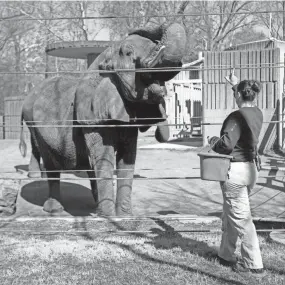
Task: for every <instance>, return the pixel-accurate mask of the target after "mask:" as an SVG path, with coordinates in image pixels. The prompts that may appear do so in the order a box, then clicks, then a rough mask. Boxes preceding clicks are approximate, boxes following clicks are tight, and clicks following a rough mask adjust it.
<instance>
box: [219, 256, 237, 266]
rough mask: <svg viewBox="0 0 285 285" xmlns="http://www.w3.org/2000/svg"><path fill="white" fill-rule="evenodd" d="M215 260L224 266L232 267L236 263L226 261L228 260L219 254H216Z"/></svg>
mask: <svg viewBox="0 0 285 285" xmlns="http://www.w3.org/2000/svg"><path fill="white" fill-rule="evenodd" d="M217 260H218V262H219V263H220V264H221V265H223V266H225V267H233V266H235V265H236V261H228V260H225V259H223V258H221V257H219V256H217Z"/></svg>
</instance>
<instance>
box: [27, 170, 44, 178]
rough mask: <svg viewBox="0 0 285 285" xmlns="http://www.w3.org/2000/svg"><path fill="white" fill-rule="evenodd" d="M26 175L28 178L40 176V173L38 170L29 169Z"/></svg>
mask: <svg viewBox="0 0 285 285" xmlns="http://www.w3.org/2000/svg"><path fill="white" fill-rule="evenodd" d="M28 177H29V178H41V177H42V173H41V172H40V171H29V172H28Z"/></svg>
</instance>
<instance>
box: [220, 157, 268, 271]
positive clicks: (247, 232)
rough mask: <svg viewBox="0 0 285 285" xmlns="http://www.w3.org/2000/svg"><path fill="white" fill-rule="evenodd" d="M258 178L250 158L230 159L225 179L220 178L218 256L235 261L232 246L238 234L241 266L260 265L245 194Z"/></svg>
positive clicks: (253, 227)
mask: <svg viewBox="0 0 285 285" xmlns="http://www.w3.org/2000/svg"><path fill="white" fill-rule="evenodd" d="M257 178H258V172H257V170H256V166H255V164H254V163H252V162H233V163H231V169H230V171H229V177H228V179H227V181H225V182H221V189H222V192H223V198H224V204H223V218H222V220H223V228H222V230H223V234H222V241H221V246H220V250H219V256H220V257H221V258H223V259H225V260H227V261H233V262H235V261H236V256H235V250H236V245H237V240H238V237H239V238H241V257H242V262H243V263H244V266H245V267H247V268H251V269H259V268H263V263H262V257H261V253H260V248H259V242H258V238H257V234H256V229H255V226H254V224H253V221H252V217H251V211H250V204H249V198H248V194H249V193H250V191H251V189H252V188H253V187H254V185H255V183H256V180H257Z"/></svg>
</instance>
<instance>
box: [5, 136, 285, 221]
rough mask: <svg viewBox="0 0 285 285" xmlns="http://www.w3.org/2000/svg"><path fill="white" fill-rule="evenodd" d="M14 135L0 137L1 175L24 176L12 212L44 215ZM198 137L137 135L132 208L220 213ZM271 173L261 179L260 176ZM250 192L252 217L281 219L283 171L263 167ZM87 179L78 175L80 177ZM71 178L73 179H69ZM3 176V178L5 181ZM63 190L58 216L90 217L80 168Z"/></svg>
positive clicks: (39, 189)
mask: <svg viewBox="0 0 285 285" xmlns="http://www.w3.org/2000/svg"><path fill="white" fill-rule="evenodd" d="M18 143H19V142H18V141H17V140H2V141H0V162H1V163H0V172H1V174H0V175H1V178H2V179H3V178H4V179H5V177H9V178H12V179H16V181H17V180H18V179H22V180H21V182H20V189H21V190H20V192H19V195H18V199H17V212H16V217H19V216H32V217H38V216H46V215H47V214H46V213H44V212H43V211H42V206H43V203H44V201H45V199H46V198H47V183H46V182H45V181H32V180H28V179H27V166H28V162H29V156H30V148H29V149H28V156H27V157H26V158H23V157H21V155H20V152H19V149H18ZM201 144H202V142H201V139H200V138H188V139H184V140H183V141H177V140H176V141H171V142H168V143H163V144H159V143H156V141H155V139H154V137H153V131H149V132H147V133H145V134H143V135H142V134H140V137H139V142H138V155H137V163H136V171H135V179H134V183H133V213H134V215H136V216H149V215H163V216H165V215H176V214H180V215H197V216H212V217H215V216H220V214H221V210H222V195H221V191H220V188H219V183H218V182H213V181H205V180H201V179H200V160H199V157H198V156H197V153H198V152H199V151H201V150H202V149H203V148H202V147H201ZM262 161H263V164H264V165H265V166H268V167H269V169H270V167H272V166H275V167H276V166H279V167H280V166H284V159H283V158H274V157H271V156H263V157H262ZM267 175H270V176H274V177H271V178H262V176H267ZM260 176H261V177H260V178H259V180H258V183H257V185H256V186H255V188H254V190H253V191H252V193H251V205H252V213H253V216H254V217H265V218H273V217H274V218H275V217H279V218H285V207H284V198H285V194H284V182H283V176H284V172H283V171H280V170H272V169H271V170H263V171H261V172H260ZM82 177H83V179H85V180H80V179H82ZM70 179H75V180H70ZM3 181H4V180H2V183H3ZM61 191H62V197H63V203H64V207H65V212H64V213H63V214H62V216H92V215H93V207H94V202H93V199H92V196H91V193H90V186H89V181H88V179H87V177H86V176H85V174H84V173H76V174H64V175H62V182H61Z"/></svg>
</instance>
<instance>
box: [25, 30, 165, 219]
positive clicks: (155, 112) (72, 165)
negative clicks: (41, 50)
mask: <svg viewBox="0 0 285 285" xmlns="http://www.w3.org/2000/svg"><path fill="white" fill-rule="evenodd" d="M154 47H155V43H153V42H152V41H151V40H149V39H147V38H143V37H141V36H139V35H131V36H129V37H127V38H126V40H124V41H123V42H122V43H121V44H120V45H119V46H117V47H116V48H113V49H109V50H107V51H105V52H104V53H102V54H101V55H100V56H99V57H98V58H97V59H96V60H95V61H94V63H93V64H92V65H91V66H90V68H89V70H88V71H91V70H98V69H99V68H100V69H105V70H106V69H107V70H108V69H114V68H115V69H134V68H139V67H140V62H141V60H145V57H146V56H147V55H148V54H150V53H151V50H152V49H154ZM107 55H108V56H107ZM160 56H161V52H158V53H157V57H156V58H154V59H153V63H151V64H150V65H155V64H156V61H157V60H159V57H160ZM110 58H111V60H110ZM150 83H151V82H143V81H142V80H141V78H140V76H139V74H137V75H136V74H135V73H134V72H118V73H117V74H113V73H109V74H106V73H104V74H103V73H102V76H100V75H99V74H96V73H93V74H86V75H84V76H83V78H81V79H79V80H75V79H74V78H64V77H57V78H51V79H47V80H45V81H43V82H42V84H40V85H39V86H37V87H36V88H35V89H34V90H33V91H32V92H31V93H30V94H29V95H28V96H27V97H26V99H25V101H24V104H23V109H22V122H21V123H22V124H23V120H25V122H26V124H27V125H28V127H29V130H30V133H31V144H32V156H31V161H30V165H29V170H30V172H29V176H30V177H36V176H38V174H39V171H40V158H41V157H42V160H43V164H44V166H45V168H46V170H47V171H53V172H47V173H46V174H47V177H48V178H49V180H48V184H49V198H48V199H47V200H46V202H45V203H44V207H43V209H44V211H47V212H50V213H54V212H60V211H62V210H63V207H62V204H61V196H60V181H59V178H60V171H61V170H80V169H81V170H83V169H84V170H90V171H88V175H89V177H90V178H95V177H96V178H98V180H90V181H91V189H92V194H93V197H94V199H95V202H96V205H97V209H96V211H97V213H98V214H99V215H103V216H115V215H119V216H120V215H131V214H132V205H131V193H132V182H133V174H134V166H135V160H136V150H137V136H138V128H137V127H116V128H114V127H108V126H107V125H108V124H132V122H133V121H132V118H154V117H155V118H156V117H158V118H160V119H157V120H143V119H142V120H140V119H138V120H137V121H136V122H135V123H151V124H155V123H158V122H164V121H165V117H164V114H162V113H161V110H160V108H158V104H153V103H152V104H149V101H151V100H150V99H149V98H147V96H145V95H146V93H145V92H146V91H145V89H146V88H147V86H148V84H150ZM161 102H162V103H164V100H163V98H161ZM106 119H107V121H106ZM43 125H47V126H46V127H41V126H43ZM63 125H64V126H65V127H60V126H63ZM78 125H85V126H86V127H77V126H78ZM88 125H93V126H92V127H88ZM94 125H95V126H94ZM102 125H104V126H105V127H101V126H102ZM50 126H51V127H50ZM97 126H98V127H97ZM22 131H23V128H22ZM162 136H163V134H162ZM158 137H159V136H158ZM20 150H21V153H22V154H23V155H25V154H26V144H25V142H24V139H23V132H22V133H21V140H20ZM115 167H116V169H117V177H118V178H119V180H118V181H117V195H116V201H115V199H114V191H113V183H112V177H113V171H114V168H115ZM57 170H58V172H57ZM103 178H104V179H103ZM105 178H107V179H105Z"/></svg>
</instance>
